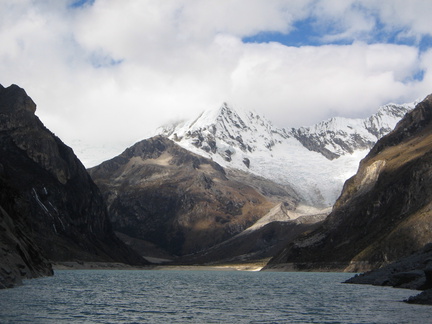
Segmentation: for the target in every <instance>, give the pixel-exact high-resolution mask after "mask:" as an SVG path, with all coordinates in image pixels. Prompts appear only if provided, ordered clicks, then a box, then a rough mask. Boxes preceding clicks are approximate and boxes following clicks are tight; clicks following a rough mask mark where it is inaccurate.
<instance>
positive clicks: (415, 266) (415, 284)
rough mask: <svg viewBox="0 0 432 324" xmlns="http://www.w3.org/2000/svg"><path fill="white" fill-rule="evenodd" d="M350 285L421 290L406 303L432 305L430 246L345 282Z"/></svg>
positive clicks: (431, 255)
mask: <svg viewBox="0 0 432 324" xmlns="http://www.w3.org/2000/svg"><path fill="white" fill-rule="evenodd" d="M345 282H346V283H352V284H368V285H375V286H391V287H396V288H407V289H417V290H423V292H422V293H421V294H419V295H417V296H413V297H410V298H409V299H408V300H406V302H408V303H415V304H427V305H432V244H427V245H426V246H425V247H424V248H423V249H421V250H420V251H418V252H416V253H414V254H412V255H410V256H408V257H405V258H402V259H400V260H398V261H396V262H393V263H391V264H389V265H387V266H384V267H382V268H380V269H376V270H372V271H368V272H365V273H362V274H360V275H356V276H355V277H353V278H350V279H348V280H347V281H345Z"/></svg>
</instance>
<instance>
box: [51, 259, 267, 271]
mask: <svg viewBox="0 0 432 324" xmlns="http://www.w3.org/2000/svg"><path fill="white" fill-rule="evenodd" d="M264 266H265V264H262V263H260V262H256V263H245V264H212V265H169V264H166V265H163V264H155V265H148V266H133V265H129V264H124V263H117V262H81V261H68V262H52V268H53V270H54V271H56V270H165V271H166V270H171V271H260V270H261V269H262V268H263V267H264Z"/></svg>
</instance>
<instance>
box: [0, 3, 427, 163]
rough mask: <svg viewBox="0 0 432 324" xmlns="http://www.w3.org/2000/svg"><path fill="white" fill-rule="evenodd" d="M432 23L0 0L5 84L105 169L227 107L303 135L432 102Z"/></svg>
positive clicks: (364, 13)
mask: <svg viewBox="0 0 432 324" xmlns="http://www.w3.org/2000/svg"><path fill="white" fill-rule="evenodd" d="M431 13H432V1H430V0H410V1H406V0H380V1H376V0H219V1H216V0H163V1H162V0H121V1H120V0H0V84H2V85H3V86H5V87H6V86H9V85H10V84H17V85H19V86H20V87H22V88H24V89H25V90H26V92H27V93H28V95H29V96H30V97H32V99H33V100H34V101H35V103H36V104H37V112H36V114H37V115H38V117H39V118H40V119H41V120H42V122H43V123H44V124H45V125H46V126H47V127H48V128H49V129H50V130H51V131H53V132H54V133H55V134H56V135H57V136H59V137H60V138H61V139H62V140H63V141H64V142H65V143H66V144H68V145H70V146H72V148H73V149H74V151H75V152H76V153H77V155H78V156H79V157H81V159H82V160H83V162H84V164H85V165H86V166H91V164H94V163H96V162H95V161H96V160H98V159H99V160H101V159H102V160H103V159H106V158H108V157H110V156H108V155H109V154H114V151H116V152H117V151H118V153H120V152H121V151H122V150H123V149H124V148H126V147H127V146H130V145H132V144H133V143H135V142H137V141H139V140H141V139H144V138H147V137H149V136H151V135H153V134H154V132H155V130H156V128H157V127H158V126H161V125H164V124H167V123H170V122H174V121H176V120H179V119H189V118H194V117H195V116H196V115H198V114H199V113H200V112H202V111H203V110H206V109H215V108H217V107H219V106H221V105H222V103H223V102H228V103H230V104H231V105H232V106H233V107H237V108H239V109H243V110H252V111H255V112H257V113H259V114H262V115H265V116H266V117H267V119H269V120H271V121H272V122H273V123H274V124H275V125H276V126H279V127H285V128H291V127H299V126H309V125H313V124H314V123H317V122H319V121H321V120H325V119H327V118H330V117H334V116H343V117H352V118H364V117H367V116H369V115H371V114H373V113H374V112H376V110H377V109H378V107H379V106H381V105H384V104H386V103H389V102H393V103H406V102H412V101H414V100H418V99H423V98H424V97H425V96H426V95H428V94H430V93H432V22H431V20H430V15H431ZM90 148H91V150H90ZM80 154H81V156H80ZM91 155H93V156H94V158H93V159H92V158H91Z"/></svg>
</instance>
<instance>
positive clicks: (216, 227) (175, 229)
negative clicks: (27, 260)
mask: <svg viewBox="0 0 432 324" xmlns="http://www.w3.org/2000/svg"><path fill="white" fill-rule="evenodd" d="M413 106H414V104H407V105H387V106H383V107H381V108H380V109H379V110H378V112H377V114H375V115H373V116H371V117H369V118H367V119H364V120H363V119H346V118H333V119H330V120H328V121H325V122H322V123H319V124H317V125H315V126H313V127H302V128H298V129H294V128H292V129H289V130H285V129H279V128H276V127H274V126H273V125H272V123H271V122H269V121H268V120H267V119H266V118H265V117H262V116H259V115H257V114H255V113H251V112H244V111H237V110H235V109H234V108H233V107H230V106H229V105H228V104H223V105H222V106H221V107H220V108H218V109H213V110H208V111H205V112H204V113H202V114H200V115H199V116H198V117H197V118H195V119H193V120H190V121H186V122H181V123H175V124H172V125H168V126H165V127H162V128H161V129H160V130H159V132H158V135H157V136H155V137H153V138H149V139H145V140H143V141H140V142H138V143H136V144H135V145H133V146H131V147H130V148H128V149H126V150H125V151H124V152H123V153H122V154H120V155H118V156H117V157H115V158H113V159H110V160H108V161H105V162H103V163H102V164H100V165H99V166H96V167H93V168H91V169H89V172H90V174H91V176H92V178H93V180H94V181H95V182H96V184H97V185H98V186H99V188H100V189H101V191H102V193H103V195H104V197H105V200H106V201H107V203H108V210H109V214H110V218H111V221H112V223H113V227H114V229H115V231H116V232H117V234H118V235H119V236H120V237H122V239H123V240H124V241H125V242H128V244H130V245H132V246H134V247H135V249H136V250H137V251H138V252H140V253H141V254H142V255H143V256H145V257H146V258H147V259H148V260H155V259H165V260H177V261H179V262H183V263H184V262H188V263H202V262H214V261H216V260H219V261H220V260H237V261H238V260H247V259H257V258H258V259H259V258H265V257H270V256H272V255H274V254H275V253H276V252H277V251H278V250H280V249H281V248H282V247H283V246H284V245H286V244H287V243H288V242H290V241H292V240H293V239H294V238H296V237H297V236H298V235H300V234H302V233H303V232H305V231H311V230H313V229H314V228H316V227H317V226H318V225H319V223H320V222H321V221H323V219H324V218H325V216H326V215H327V214H328V213H329V211H330V210H329V207H331V205H332V204H333V202H334V201H335V200H336V198H337V197H338V195H339V194H340V191H341V189H342V185H343V182H344V181H345V180H346V179H347V178H349V176H351V175H352V174H354V173H355V170H356V169H357V167H358V162H359V161H360V159H361V158H362V157H363V156H364V155H366V153H367V152H368V150H369V148H370V147H372V146H373V145H374V144H375V142H376V141H377V140H378V138H380V137H382V136H383V135H384V134H386V133H388V132H390V131H391V129H392V127H394V125H395V124H396V123H397V121H398V120H399V119H400V118H401V117H402V116H403V115H404V114H406V113H407V112H408V111H410V109H412V108H413ZM161 251H163V252H162V253H161Z"/></svg>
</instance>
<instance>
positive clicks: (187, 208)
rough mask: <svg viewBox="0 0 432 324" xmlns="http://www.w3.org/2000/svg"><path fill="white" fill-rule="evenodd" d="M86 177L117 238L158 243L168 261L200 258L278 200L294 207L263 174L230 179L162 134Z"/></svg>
mask: <svg viewBox="0 0 432 324" xmlns="http://www.w3.org/2000/svg"><path fill="white" fill-rule="evenodd" d="M89 172H90V174H91V176H92V178H93V179H94V181H95V182H96V183H97V185H98V186H99V187H100V188H101V191H102V192H103V194H104V196H105V198H106V201H107V202H108V208H109V214H110V218H111V221H112V223H113V226H114V229H115V230H116V231H117V232H119V233H120V236H121V237H127V238H128V240H130V241H131V242H136V243H139V242H140V244H145V242H143V241H146V242H147V243H148V242H150V243H152V244H156V245H157V246H158V247H160V248H162V249H164V250H165V251H167V252H168V254H170V255H171V256H173V255H175V256H183V255H186V254H190V253H196V252H199V251H202V250H205V249H208V248H210V247H211V246H214V245H215V244H218V243H220V242H222V241H224V240H227V239H229V238H231V237H232V236H234V235H236V234H238V233H240V232H241V231H243V230H244V229H245V228H247V227H249V226H251V225H252V224H254V223H255V222H256V221H257V220H258V219H260V218H261V217H262V216H263V215H265V214H266V213H267V212H268V211H269V210H270V209H271V208H272V207H273V206H274V205H275V204H276V203H275V200H279V199H281V197H282V198H284V200H285V203H286V205H287V208H291V209H294V208H295V206H296V204H297V199H296V197H295V196H291V195H290V194H291V193H292V191H290V190H289V189H287V188H284V187H283V186H280V185H279V186H278V185H276V184H274V183H271V182H270V181H268V180H265V179H260V178H258V177H254V178H253V179H250V181H249V183H250V184H247V183H245V182H243V181H239V180H238V179H244V178H245V177H247V175H242V174H241V173H236V174H227V173H226V172H225V170H224V169H223V168H222V167H221V166H220V165H219V164H217V163H215V162H213V161H211V160H209V159H206V158H204V157H202V156H199V155H196V154H193V153H191V152H189V151H187V150H185V149H183V148H181V147H180V146H178V145H177V144H175V143H174V142H172V141H171V140H169V139H167V138H166V137H163V136H156V137H154V138H151V139H147V140H143V141H141V142H138V143H136V144H135V145H133V146H132V147H130V148H128V149H127V150H126V151H124V152H123V153H122V154H121V155H119V156H117V157H115V158H113V159H111V160H109V161H106V162H104V163H102V164H101V165H99V166H97V167H94V168H92V169H90V170H89ZM249 177H250V175H249ZM260 191H261V192H260ZM265 195H266V196H265ZM124 235H126V236H124ZM137 240H138V241H137ZM147 246H148V244H147ZM142 253H143V254H145V253H149V252H148V251H142ZM146 256H147V257H148V256H151V257H155V256H157V255H148V254H147V255H146Z"/></svg>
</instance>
